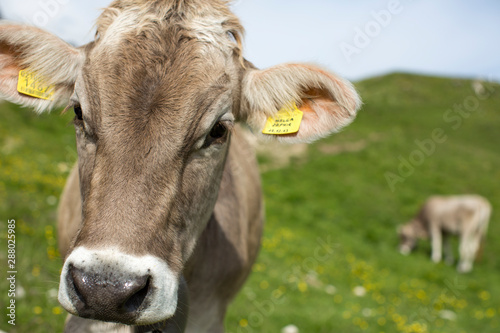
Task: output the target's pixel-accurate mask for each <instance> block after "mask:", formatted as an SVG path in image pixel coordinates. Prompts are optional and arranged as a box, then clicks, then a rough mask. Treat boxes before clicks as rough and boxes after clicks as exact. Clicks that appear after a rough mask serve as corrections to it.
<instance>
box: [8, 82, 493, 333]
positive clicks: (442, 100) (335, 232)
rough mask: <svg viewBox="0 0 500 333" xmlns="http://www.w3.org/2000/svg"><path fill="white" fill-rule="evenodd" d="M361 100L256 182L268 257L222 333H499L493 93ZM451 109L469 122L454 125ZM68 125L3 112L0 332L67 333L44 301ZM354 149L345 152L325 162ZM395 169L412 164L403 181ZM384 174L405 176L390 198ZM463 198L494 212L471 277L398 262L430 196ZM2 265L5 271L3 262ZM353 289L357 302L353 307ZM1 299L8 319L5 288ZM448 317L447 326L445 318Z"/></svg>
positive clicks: (417, 91)
mask: <svg viewBox="0 0 500 333" xmlns="http://www.w3.org/2000/svg"><path fill="white" fill-rule="evenodd" d="M357 87H358V90H359V92H360V94H361V96H362V98H363V101H364V103H365V105H364V107H363V110H362V111H361V112H360V114H359V116H358V118H357V120H356V121H355V122H354V123H353V124H352V125H351V126H349V127H348V128H346V129H345V130H344V131H343V132H342V133H340V134H338V135H335V136H332V137H330V138H328V139H325V140H322V141H320V142H318V143H316V144H313V145H311V146H310V148H309V150H308V152H307V156H306V157H305V158H300V159H297V160H292V163H291V164H290V165H289V166H288V167H285V168H283V169H279V170H273V171H268V172H266V173H264V174H263V186H264V192H265V198H266V209H267V221H266V228H265V232H264V239H263V247H262V250H261V253H260V256H259V259H258V262H257V264H256V265H255V266H254V272H253V274H252V275H251V277H250V279H249V281H248V282H247V284H246V285H245V287H244V288H243V290H242V291H241V292H240V294H239V295H238V296H237V298H236V299H235V301H234V303H233V304H232V306H231V307H230V308H229V311H228V316H227V318H226V330H227V332H229V333H237V332H280V330H281V329H282V328H283V327H284V326H286V325H289V324H294V325H296V326H298V327H299V329H300V331H301V332H321V333H323V332H324V333H326V332H345V333H351V332H377V333H379V332H385V333H389V332H408V333H410V332H450V333H452V332H453V333H455V332H467V333H470V332H482V333H489V332H491V333H493V332H499V331H500V319H499V318H500V284H499V283H498V281H499V280H498V276H499V273H500V260H499V259H498V257H497V253H500V242H499V236H498V235H499V234H500V218H499V217H498V216H499V214H498V213H497V211H500V189H499V188H498V180H500V154H499V152H500V149H499V145H500V131H499V130H498V128H499V126H500V112H499V111H498V110H500V86H499V85H488V87H489V88H490V89H491V91H492V92H491V93H489V96H488V98H485V99H482V100H479V99H478V98H477V97H476V95H475V94H474V92H473V90H472V88H471V81H468V80H459V79H443V78H433V77H423V76H415V75H407V74H392V75H389V76H384V77H378V78H373V79H370V80H366V81H363V82H360V83H358V84H357ZM456 105H465V106H466V107H467V108H468V109H469V110H470V114H469V115H466V114H465V113H464V115H466V116H462V115H460V116H458V118H457V115H458V114H453V115H454V116H455V118H450V116H451V113H447V112H449V111H448V110H453V109H454V108H455V107H456ZM464 109H465V107H464ZM445 115H447V116H448V118H446V119H444V118H443V117H444V116H445ZM70 117H71V116H70V115H67V116H62V117H61V116H58V115H56V114H52V115H44V116H36V115H34V114H33V113H31V112H29V111H28V110H20V109H18V108H17V107H14V106H12V105H10V104H1V105H0V152H1V156H2V158H1V160H0V163H1V165H0V217H1V218H2V220H3V221H4V222H3V223H2V224H1V226H2V227H1V228H2V229H1V230H0V235H1V247H2V249H6V240H5V235H6V221H7V219H10V218H15V219H16V221H17V237H18V238H17V270H18V274H17V281H18V283H19V285H20V286H22V287H23V289H24V290H25V295H24V297H23V298H20V299H18V300H17V303H16V304H17V308H16V310H17V325H16V327H15V328H13V327H11V326H10V325H8V324H7V323H6V320H2V321H0V330H4V331H9V332H58V331H62V325H63V323H64V318H65V314H63V313H61V308H60V307H59V305H58V303H57V300H56V298H54V297H53V295H51V294H50V293H49V292H48V291H49V290H56V289H57V286H58V275H59V270H60V267H61V260H60V258H59V257H58V254H57V252H56V251H55V250H54V249H55V248H56V244H55V238H54V237H55V229H54V227H53V226H54V225H55V214H56V202H55V198H58V196H59V193H60V191H61V189H62V186H63V185H64V179H65V177H66V176H67V174H68V171H69V167H70V166H71V165H72V163H73V162H74V161H75V159H76V153H75V149H74V135H73V129H72V127H71V126H68V125H67V124H68V123H69V121H70ZM451 119H453V121H451ZM459 122H460V123H459ZM437 128H439V129H441V130H442V132H441V133H442V135H441V136H443V135H444V136H445V137H446V140H440V142H438V143H434V148H433V149H432V151H430V152H426V151H424V150H423V149H421V148H419V145H418V144H417V143H416V140H418V141H419V142H426V144H428V145H429V140H431V139H432V133H433V131H434V130H435V129H437ZM442 141H444V142H442ZM353 143H354V144H356V145H357V147H358V149H354V151H349V150H350V149H346V151H344V152H341V153H338V154H328V153H325V152H324V151H328V150H330V151H331V149H329V148H332V147H348V146H349V144H353ZM359 147H360V148H359ZM363 147H364V148H363ZM337 150H338V149H337ZM401 160H406V161H408V163H410V164H411V163H412V162H411V161H412V160H413V161H414V162H418V163H413V164H412V165H411V167H412V170H411V172H409V171H408V170H403V171H408V173H407V174H406V173H405V174H401V173H400V172H399V171H398V168H401ZM417 164H418V165H417ZM389 173H391V174H392V175H395V176H397V177H400V178H398V180H399V181H398V182H396V183H393V184H392V186H391V185H390V184H389V183H388V181H387V175H388V174H389ZM460 193H478V194H481V195H484V196H485V197H487V198H488V199H489V200H490V201H491V202H492V204H493V210H494V212H493V217H492V220H491V223H490V229H489V234H488V237H487V239H486V243H485V246H484V251H483V255H482V258H481V259H480V260H479V261H478V262H477V263H476V265H475V268H474V270H473V272H472V273H470V274H467V275H459V274H457V273H456V271H455V267H450V266H446V265H445V264H434V263H432V262H431V261H430V258H429V252H430V246H429V244H428V242H421V243H420V246H419V248H418V249H417V251H416V252H415V253H414V254H412V255H411V256H409V257H403V256H401V255H400V254H399V253H398V251H397V242H398V239H397V235H396V227H397V225H398V224H400V223H403V222H405V221H406V220H408V219H409V218H411V216H412V215H413V214H414V213H415V212H416V211H417V209H418V207H419V205H420V204H421V203H422V202H423V201H424V200H425V198H426V197H428V196H429V195H432V194H460ZM454 245H455V247H456V245H457V242H455V243H454ZM0 258H1V259H2V261H1V262H2V263H6V250H0ZM2 265H3V267H5V265H6V264H2ZM4 270H6V269H4ZM2 276H3V275H2ZM356 287H358V288H357V290H360V289H361V288H359V287H363V288H364V289H363V290H365V292H366V293H365V295H364V296H356V295H355V294H354V292H353V290H355V289H356ZM0 293H1V294H0V300H1V301H2V308H5V307H4V306H3V305H4V304H7V303H6V302H7V301H8V298H7V284H6V282H5V281H4V280H3V279H2V281H0ZM444 310H448V313H450V312H449V311H452V314H455V315H456V319H455V320H448V319H444V318H442V317H443V314H446V313H447V312H443V311H444ZM4 318H6V317H4Z"/></svg>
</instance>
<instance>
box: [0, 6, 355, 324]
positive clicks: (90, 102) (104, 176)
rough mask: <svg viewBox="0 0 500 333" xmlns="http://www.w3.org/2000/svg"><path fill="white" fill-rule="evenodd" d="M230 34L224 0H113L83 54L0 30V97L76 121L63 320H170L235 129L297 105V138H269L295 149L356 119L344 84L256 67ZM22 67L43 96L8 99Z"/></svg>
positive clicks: (21, 31)
mask: <svg viewBox="0 0 500 333" xmlns="http://www.w3.org/2000/svg"><path fill="white" fill-rule="evenodd" d="M241 35H242V28H241V26H240V24H239V22H238V20H237V19H236V17H234V15H233V14H232V13H231V12H230V11H229V9H228V8H227V6H226V4H225V3H224V2H223V1H194V0H193V1H149V2H146V1H138V0H137V1H133V0H126V1H125V0H123V1H115V2H113V3H112V4H111V6H110V7H108V8H107V9H105V10H104V12H103V14H102V15H101V16H100V18H99V20H98V22H97V35H96V38H95V41H93V42H92V43H90V44H88V45H86V46H83V47H81V48H74V47H72V46H70V45H68V44H66V43H64V42H63V41H61V40H59V39H58V38H56V37H54V36H52V35H50V34H48V33H46V32H44V31H41V30H39V29H36V28H32V27H26V26H18V25H14V24H10V23H3V24H1V25H0V94H1V97H3V98H5V99H8V100H10V101H13V102H15V103H18V104H22V105H24V106H30V107H33V108H34V109H36V110H37V111H38V112H44V111H46V110H50V109H52V108H54V107H58V106H68V105H69V107H70V108H72V109H73V110H74V113H75V118H74V126H75V131H76V137H77V149H78V157H79V176H80V188H81V199H82V225H81V229H80V230H79V232H78V234H77V236H76V238H75V240H74V243H73V245H72V248H71V249H70V251H69V253H68V255H67V257H66V259H65V263H64V267H63V270H62V274H61V283H60V289H59V301H60V303H61V304H62V305H63V307H64V308H65V309H66V310H68V311H69V312H70V313H72V314H75V315H78V316H82V317H85V318H93V319H99V320H104V321H114V322H121V323H125V324H137V325H147V324H152V323H156V322H159V321H163V320H166V319H168V318H170V317H172V316H173V315H174V313H175V311H176V309H177V308H178V299H179V295H178V294H179V285H180V284H181V282H182V271H183V267H184V264H185V263H186V261H187V260H188V258H189V257H190V255H191V253H192V251H193V248H194V246H195V244H196V241H197V239H198V237H199V235H200V234H201V232H202V231H203V229H204V227H205V226H206V223H207V221H208V220H209V218H210V215H211V214H212V211H213V208H214V205H215V202H216V199H217V193H218V190H219V185H220V180H221V175H222V171H223V168H224V164H225V159H226V155H227V153H228V145H229V143H230V139H231V132H232V131H233V128H234V126H235V123H236V122H238V121H241V122H246V123H247V124H248V125H250V127H251V128H252V129H253V130H254V131H255V132H257V133H260V132H261V131H262V128H263V126H264V124H265V122H266V119H267V118H268V117H269V116H273V115H275V114H276V112H277V111H278V110H279V109H281V108H282V107H283V106H285V105H289V104H291V103H296V105H297V106H298V107H299V108H300V109H301V110H302V111H303V112H304V118H303V121H302V124H301V127H300V130H299V131H298V132H297V133H295V134H289V135H285V136H280V137H275V136H267V137H269V138H270V139H277V140H280V141H283V142H305V141H312V140H314V139H317V138H320V137H324V136H326V135H328V134H330V133H332V132H335V131H338V130H339V129H340V128H342V127H343V126H345V125H347V124H348V123H350V122H351V121H352V120H353V118H354V116H355V113H356V111H357V109H358V108H359V106H360V100H359V98H358V95H357V94H356V92H355V90H354V88H353V87H352V85H351V84H350V83H348V82H346V81H344V80H342V79H340V78H338V77H336V76H335V75H333V74H331V73H329V72H327V71H325V70H322V69H320V68H318V67H315V66H312V65H302V64H286V65H280V66H276V67H272V68H269V69H266V70H258V69H256V68H254V66H252V64H251V63H249V62H247V61H246V60H245V59H244V58H243V57H242V50H241ZM21 69H29V70H30V71H33V72H36V73H37V74H38V75H40V76H41V77H43V78H44V80H45V83H46V84H50V85H53V86H54V96H53V97H52V100H43V99H38V98H34V97H30V96H26V95H23V94H20V93H19V92H18V91H16V85H17V77H18V74H19V71H20V70H21ZM180 281H181V282H180ZM181 291H182V290H181Z"/></svg>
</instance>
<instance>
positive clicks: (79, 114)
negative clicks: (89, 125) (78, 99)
mask: <svg viewBox="0 0 500 333" xmlns="http://www.w3.org/2000/svg"><path fill="white" fill-rule="evenodd" d="M73 110H74V111H75V117H76V119H78V120H83V113H82V107H81V106H80V105H75V106H74V107H73Z"/></svg>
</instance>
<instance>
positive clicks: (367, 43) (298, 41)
mask: <svg viewBox="0 0 500 333" xmlns="http://www.w3.org/2000/svg"><path fill="white" fill-rule="evenodd" d="M109 3H110V0H86V1H82V0H22V1H20V0H0V12H1V13H2V15H3V16H4V18H6V19H8V20H11V21H17V22H23V23H28V24H32V25H37V26H39V27H41V28H44V29H46V30H49V31H51V32H53V33H54V34H56V35H58V36H60V37H61V38H63V39H64V40H66V41H69V42H71V43H74V44H77V45H81V44H84V43H86V42H88V41H90V40H91V39H92V37H93V35H94V33H93V23H94V21H95V19H96V18H97V16H98V15H99V13H100V8H103V7H105V6H106V5H108V4H109ZM232 9H233V11H234V12H235V13H236V14H237V15H238V17H239V18H240V20H241V21H242V23H243V26H244V27H245V29H246V37H245V43H244V46H245V51H244V54H245V57H246V58H247V59H248V60H250V61H251V62H253V63H254V64H255V65H256V66H257V67H260V68H267V67H270V66H273V65H276V64H279V63H284V62H308V63H315V64H319V65H320V66H323V67H325V68H327V69H330V70H332V71H333V72H335V73H337V74H339V75H341V76H344V77H346V78H348V79H350V80H355V81H356V80H362V79H365V78H369V77H372V76H377V75H383V74H386V73H391V72H395V71H398V72H410V73H418V74H425V75H437V76H449V77H465V78H474V79H476V78H479V79H485V80H495V81H500V1H498V0H476V1H468V0H356V1H345V0H344V1H340V0H236V1H234V3H233V5H232Z"/></svg>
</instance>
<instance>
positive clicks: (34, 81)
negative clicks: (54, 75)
mask: <svg viewBox="0 0 500 333" xmlns="http://www.w3.org/2000/svg"><path fill="white" fill-rule="evenodd" d="M54 88H55V87H54V86H53V85H50V86H49V85H47V84H46V83H45V82H44V81H43V78H42V77H41V76H39V75H37V74H36V73H34V72H30V71H28V70H21V71H19V79H18V81H17V91H18V92H20V93H21V94H24V95H28V96H31V97H36V98H41V99H47V100H51V99H52V96H54Z"/></svg>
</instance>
